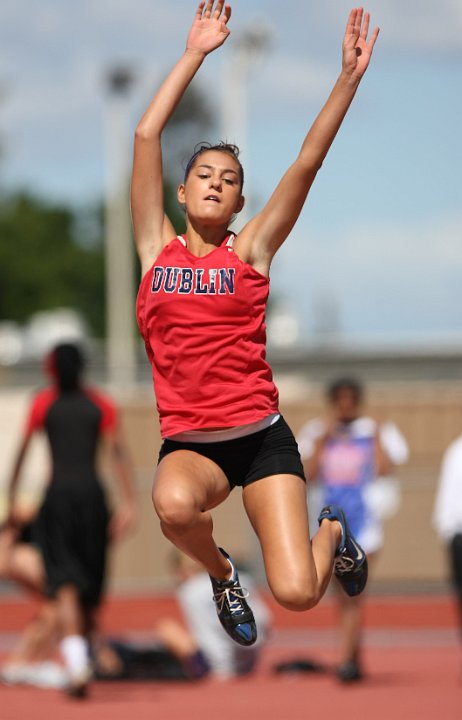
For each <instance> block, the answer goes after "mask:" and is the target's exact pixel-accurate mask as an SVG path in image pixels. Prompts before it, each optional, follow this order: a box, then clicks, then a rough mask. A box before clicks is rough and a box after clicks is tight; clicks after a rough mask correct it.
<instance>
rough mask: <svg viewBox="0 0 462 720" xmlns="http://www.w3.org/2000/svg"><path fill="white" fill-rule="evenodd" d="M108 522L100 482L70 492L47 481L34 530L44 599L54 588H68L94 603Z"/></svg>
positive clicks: (97, 599)
mask: <svg viewBox="0 0 462 720" xmlns="http://www.w3.org/2000/svg"><path fill="white" fill-rule="evenodd" d="M108 521H109V513H108V509H107V506H106V501H105V497H104V492H103V490H102V488H101V486H100V485H99V484H97V483H96V482H95V483H94V484H92V485H90V486H89V487H85V488H69V487H60V485H59V483H58V482H56V484H54V483H51V485H50V487H49V488H48V491H47V493H46V495H45V499H44V502H43V504H42V506H41V508H40V511H39V514H38V518H37V522H36V527H35V537H36V540H37V544H38V546H39V548H40V550H41V553H42V556H43V561H44V565H45V574H46V585H47V587H46V594H47V596H48V597H56V593H57V591H58V590H59V588H61V587H63V586H64V585H72V586H74V587H76V588H77V590H78V592H79V596H80V600H81V602H82V603H83V604H84V605H85V606H87V607H96V606H97V605H98V604H99V602H100V600H101V593H102V591H103V586H104V579H105V570H106V550H107V544H108V534H107V529H108Z"/></svg>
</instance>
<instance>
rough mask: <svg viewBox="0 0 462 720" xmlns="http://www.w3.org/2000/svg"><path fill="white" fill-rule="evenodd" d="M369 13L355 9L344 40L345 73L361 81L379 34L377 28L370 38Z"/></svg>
mask: <svg viewBox="0 0 462 720" xmlns="http://www.w3.org/2000/svg"><path fill="white" fill-rule="evenodd" d="M369 21H370V15H369V13H364V15H363V9H362V8H354V9H353V10H352V11H351V13H350V16H349V18H348V22H347V26H346V31H345V37H344V39H343V62H342V65H343V72H344V73H345V74H346V75H348V76H350V77H353V76H354V77H356V78H358V79H361V78H362V76H363V75H364V73H365V72H366V70H367V67H368V65H369V62H370V59H371V55H372V50H373V49H374V45H375V41H376V40H377V37H378V34H379V28H378V27H376V28H375V29H374V31H373V33H372V35H371V37H370V38H369V40H368V39H367V35H368V32H369Z"/></svg>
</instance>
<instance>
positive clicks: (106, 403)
mask: <svg viewBox="0 0 462 720" xmlns="http://www.w3.org/2000/svg"><path fill="white" fill-rule="evenodd" d="M83 392H84V393H85V395H86V397H87V398H88V399H89V400H90V402H92V403H93V405H95V406H96V407H97V408H98V410H99V411H100V413H101V424H100V428H101V430H112V429H113V428H115V426H116V425H117V420H118V414H119V413H118V408H117V404H116V403H115V401H114V400H113V399H112V398H111V397H110V396H109V395H108V394H107V393H106V392H104V391H103V390H101V389H100V388H95V387H85V388H84V389H83Z"/></svg>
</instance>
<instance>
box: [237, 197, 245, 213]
mask: <svg viewBox="0 0 462 720" xmlns="http://www.w3.org/2000/svg"><path fill="white" fill-rule="evenodd" d="M244 205H245V197H244V195H241V197H240V198H239V200H238V203H237V206H236V212H237V213H240V212H241V210H242V208H243V207H244Z"/></svg>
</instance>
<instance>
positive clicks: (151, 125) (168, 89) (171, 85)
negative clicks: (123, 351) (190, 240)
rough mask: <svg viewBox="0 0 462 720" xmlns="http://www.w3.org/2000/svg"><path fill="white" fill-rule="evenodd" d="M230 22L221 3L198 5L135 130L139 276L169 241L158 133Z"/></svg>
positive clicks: (134, 193) (210, 0)
mask: <svg viewBox="0 0 462 720" xmlns="http://www.w3.org/2000/svg"><path fill="white" fill-rule="evenodd" d="M230 17H231V7H230V6H229V5H227V4H225V2H224V0H218V1H217V2H214V0H208V2H207V3H206V2H201V3H200V4H199V6H198V8H197V10H196V15H195V18H194V22H193V24H192V27H191V30H190V31H189V35H188V39H187V42H186V49H185V52H184V54H183V55H182V56H181V58H180V60H179V61H178V62H177V64H176V65H175V66H174V68H173V69H172V71H171V72H170V74H169V75H168V77H167V78H166V79H165V80H164V82H163V83H162V85H161V87H160V88H159V90H158V92H157V93H156V95H155V96H154V98H153V100H152V101H151V103H150V104H149V106H148V108H147V110H146V112H145V113H144V115H143V117H142V118H141V120H140V122H139V124H138V126H137V128H136V132H135V145H134V160H133V173H132V186H131V209H132V221H133V229H134V233H135V242H136V247H137V250H138V254H139V257H140V261H141V265H142V269H143V271H146V270H147V269H148V267H149V266H150V265H151V264H152V262H153V261H154V259H155V258H156V257H157V255H158V254H159V252H160V250H161V249H162V247H163V244H164V243H165V242H166V241H167V240H170V239H171V235H170V231H171V225H170V222H169V221H168V220H166V219H165V218H164V198H163V178H162V150H161V135H162V132H163V130H164V128H165V126H166V125H167V123H168V120H169V118H170V116H171V115H172V113H173V111H174V110H175V108H176V106H177V105H178V103H179V102H180V100H181V98H182V96H183V94H184V92H185V90H186V89H187V87H188V85H189V84H190V82H191V80H192V79H193V77H194V76H195V74H196V72H197V71H198V69H199V68H200V66H201V64H202V62H203V60H204V58H205V56H206V55H208V53H210V52H212V51H213V50H215V49H216V48H218V47H220V45H222V44H223V43H224V41H225V40H226V38H227V37H228V35H229V32H230V31H229V29H228V27H227V23H228V20H229V18H230ZM167 233H168V234H169V237H167Z"/></svg>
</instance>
